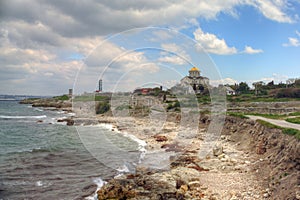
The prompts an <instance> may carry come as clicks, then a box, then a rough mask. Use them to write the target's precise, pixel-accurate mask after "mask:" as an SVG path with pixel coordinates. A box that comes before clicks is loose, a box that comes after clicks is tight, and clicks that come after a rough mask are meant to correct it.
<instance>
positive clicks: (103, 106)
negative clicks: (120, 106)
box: [96, 101, 110, 114]
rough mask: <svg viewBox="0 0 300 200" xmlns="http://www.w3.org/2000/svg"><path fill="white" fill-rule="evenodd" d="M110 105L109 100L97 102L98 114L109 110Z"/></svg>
mask: <svg viewBox="0 0 300 200" xmlns="http://www.w3.org/2000/svg"><path fill="white" fill-rule="evenodd" d="M109 109H110V105H109V102H108V101H101V102H97V103H96V114H103V113H106V112H107V111H109Z"/></svg>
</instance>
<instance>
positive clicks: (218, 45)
mask: <svg viewBox="0 0 300 200" xmlns="http://www.w3.org/2000/svg"><path fill="white" fill-rule="evenodd" d="M193 34H194V37H195V40H196V41H197V42H199V44H200V46H197V48H198V49H199V50H200V51H202V50H204V51H206V52H208V53H213V54H220V55H227V54H235V53H237V49H236V48H235V47H229V46H228V45H227V43H226V42H225V40H224V39H219V38H218V37H217V36H216V35H214V34H212V33H205V32H204V31H203V30H202V29H201V28H198V29H197V30H196V31H195V32H194V33H193Z"/></svg>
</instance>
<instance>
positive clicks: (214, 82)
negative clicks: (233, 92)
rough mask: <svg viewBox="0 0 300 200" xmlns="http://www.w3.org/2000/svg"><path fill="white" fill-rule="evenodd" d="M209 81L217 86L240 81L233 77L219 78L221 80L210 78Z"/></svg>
mask: <svg viewBox="0 0 300 200" xmlns="http://www.w3.org/2000/svg"><path fill="white" fill-rule="evenodd" d="M209 83H210V84H211V85H212V86H215V87H217V86H218V85H220V84H221V85H226V84H229V85H234V84H236V83H238V81H237V80H235V79H233V78H224V79H219V80H210V81H209Z"/></svg>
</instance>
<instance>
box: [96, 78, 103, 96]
mask: <svg viewBox="0 0 300 200" xmlns="http://www.w3.org/2000/svg"><path fill="white" fill-rule="evenodd" d="M96 92H97V93H99V92H102V79H100V80H99V82H98V90H96Z"/></svg>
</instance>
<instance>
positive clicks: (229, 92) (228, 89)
mask: <svg viewBox="0 0 300 200" xmlns="http://www.w3.org/2000/svg"><path fill="white" fill-rule="evenodd" d="M225 90H226V94H227V95H236V92H235V90H234V89H232V88H231V87H229V86H225Z"/></svg>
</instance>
